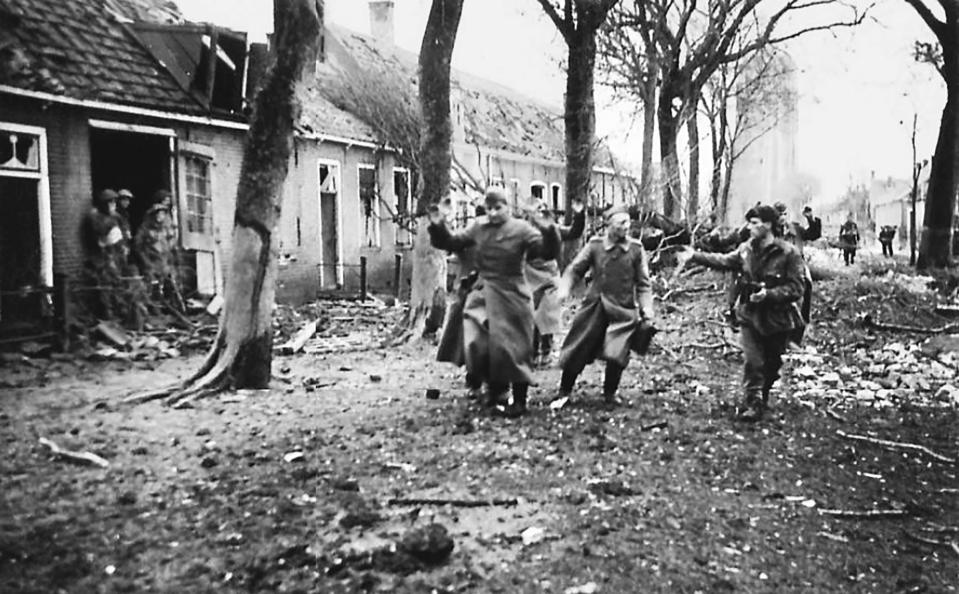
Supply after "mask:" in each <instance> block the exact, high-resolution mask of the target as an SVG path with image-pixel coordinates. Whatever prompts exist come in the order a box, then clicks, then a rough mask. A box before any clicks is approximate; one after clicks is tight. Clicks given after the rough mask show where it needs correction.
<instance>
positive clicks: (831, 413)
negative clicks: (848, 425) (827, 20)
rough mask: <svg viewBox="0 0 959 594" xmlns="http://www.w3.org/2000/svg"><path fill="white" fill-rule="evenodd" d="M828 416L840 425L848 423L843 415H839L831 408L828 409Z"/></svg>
mask: <svg viewBox="0 0 959 594" xmlns="http://www.w3.org/2000/svg"><path fill="white" fill-rule="evenodd" d="M826 414H827V415H829V416H830V417H832V418H834V419H836V420H837V421H839V422H840V423H845V422H846V417H844V416H842V415H841V414H839V413H837V412H836V411H834V410H833V409H831V408H827V409H826Z"/></svg>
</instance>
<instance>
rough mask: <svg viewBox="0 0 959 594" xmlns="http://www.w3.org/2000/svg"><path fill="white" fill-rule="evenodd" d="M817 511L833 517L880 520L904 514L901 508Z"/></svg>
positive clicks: (899, 516)
mask: <svg viewBox="0 0 959 594" xmlns="http://www.w3.org/2000/svg"><path fill="white" fill-rule="evenodd" d="M819 513H821V514H823V515H825V516H832V517H834V518H848V519H853V520H882V519H884V518H902V517H905V516H906V510H903V509H866V510H850V509H821V510H819Z"/></svg>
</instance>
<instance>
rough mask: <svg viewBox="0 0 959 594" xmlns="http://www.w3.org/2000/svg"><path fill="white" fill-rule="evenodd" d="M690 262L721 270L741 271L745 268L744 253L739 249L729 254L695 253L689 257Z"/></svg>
mask: <svg viewBox="0 0 959 594" xmlns="http://www.w3.org/2000/svg"><path fill="white" fill-rule="evenodd" d="M689 262H690V263H692V264H699V265H701V266H706V267H708V268H718V269H720V270H741V269H742V267H743V257H742V253H741V252H740V250H738V249H736V250H733V251H731V252H729V253H728V254H714V253H706V252H693V254H692V255H691V256H690V257H689Z"/></svg>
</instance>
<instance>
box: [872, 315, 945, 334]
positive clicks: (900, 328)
mask: <svg viewBox="0 0 959 594" xmlns="http://www.w3.org/2000/svg"><path fill="white" fill-rule="evenodd" d="M862 323H863V325H864V326H866V327H867V328H874V329H876V330H889V331H891V332H916V333H919V334H946V333H948V332H955V331H957V330H959V324H947V325H945V326H940V327H939V328H926V327H925V326H906V325H901V324H888V323H886V322H880V321H878V320H874V319H873V317H872V315H871V314H866V315H865V316H863V318H862Z"/></svg>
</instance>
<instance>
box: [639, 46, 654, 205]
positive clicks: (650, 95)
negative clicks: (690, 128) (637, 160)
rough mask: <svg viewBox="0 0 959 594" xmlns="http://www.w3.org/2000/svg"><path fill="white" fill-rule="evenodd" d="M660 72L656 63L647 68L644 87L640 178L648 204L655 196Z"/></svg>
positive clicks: (645, 201)
mask: <svg viewBox="0 0 959 594" xmlns="http://www.w3.org/2000/svg"><path fill="white" fill-rule="evenodd" d="M657 82H658V73H657V70H656V67H655V65H653V64H650V65H649V66H648V68H647V70H646V80H645V84H644V86H643V89H642V102H643V165H642V167H643V170H642V177H641V179H640V181H641V184H642V196H643V202H644V205H646V206H648V205H649V203H650V202H651V200H650V198H651V197H652V196H653V139H654V138H655V136H656V83H657Z"/></svg>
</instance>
